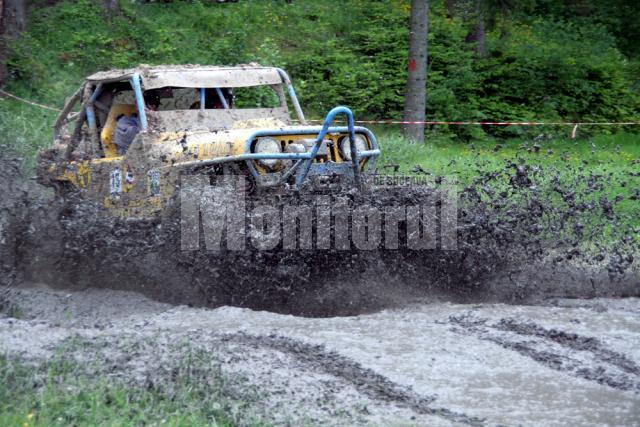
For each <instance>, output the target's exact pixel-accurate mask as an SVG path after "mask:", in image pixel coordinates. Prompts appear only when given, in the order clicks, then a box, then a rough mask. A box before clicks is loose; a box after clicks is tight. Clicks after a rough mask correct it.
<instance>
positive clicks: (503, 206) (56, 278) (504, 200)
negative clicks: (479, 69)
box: [1, 158, 640, 316]
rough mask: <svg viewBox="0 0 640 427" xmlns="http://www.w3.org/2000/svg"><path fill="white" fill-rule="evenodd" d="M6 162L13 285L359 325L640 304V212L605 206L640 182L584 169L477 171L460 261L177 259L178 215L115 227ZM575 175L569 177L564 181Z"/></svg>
mask: <svg viewBox="0 0 640 427" xmlns="http://www.w3.org/2000/svg"><path fill="white" fill-rule="evenodd" d="M2 163H3V167H2V168H1V169H2V171H3V172H2V173H3V180H4V181H5V182H7V183H9V185H8V191H7V194H8V197H5V198H4V199H3V202H2V206H1V207H2V209H3V217H2V236H3V237H2V247H1V250H2V251H3V257H2V259H3V266H2V268H3V272H4V274H3V280H4V281H5V282H8V283H11V282H15V281H16V280H18V281H19V282H21V283H28V282H31V283H34V282H39V283H47V284H49V285H50V286H57V287H63V288H73V289H85V288H88V287H104V288H112V289H122V290H135V291H138V292H142V293H144V294H146V295H148V296H151V297H153V298H156V299H159V300H161V301H166V302H170V303H174V304H180V303H182V304H190V305H196V306H209V307H218V306H222V305H233V306H239V307H248V308H252V309H264V310H269V311H275V312H280V313H291V314H296V315H304V316H335V315H354V314H358V313H363V312H370V311H374V310H379V309H382V308H384V307H391V306H401V305H404V304H406V303H407V302H410V301H412V300H415V299H422V300H424V299H425V298H427V299H429V298H431V299H433V300H442V299H446V300H450V301H456V302H501V301H503V302H529V303H531V302H534V303H535V302H539V301H543V300H545V299H548V298H550V297H574V298H592V297H596V296H600V297H606V296H634V295H639V294H640V286H639V285H638V283H639V280H638V269H637V263H634V261H635V258H636V257H637V256H638V253H639V250H638V235H637V230H636V229H634V224H635V222H636V221H635V220H634V219H633V218H631V219H630V218H629V215H634V214H635V212H636V211H637V209H636V210H635V211H634V210H631V213H628V212H627V213H619V212H618V209H617V204H618V203H620V202H621V201H622V200H624V197H622V196H620V197H616V198H614V199H613V200H609V199H608V198H607V197H606V196H604V195H602V194H603V193H602V189H603V188H605V186H606V185H611V183H612V180H625V185H627V186H629V187H630V188H633V186H634V185H635V186H637V185H638V181H640V179H638V176H636V175H633V174H632V176H623V177H615V176H607V175H604V174H601V175H596V174H594V173H592V172H589V171H588V170H586V169H582V168H578V169H577V170H575V171H573V172H575V173H574V174H570V175H568V174H567V171H566V170H563V171H562V173H561V171H559V170H553V169H550V170H542V169H541V168H540V167H537V166H531V165H529V164H527V163H525V162H524V160H522V159H518V161H517V163H514V162H512V161H506V162H505V164H504V167H503V168H501V169H496V168H495V167H493V168H491V169H490V171H485V169H489V168H484V167H483V165H481V164H475V165H468V167H469V168H472V167H474V168H476V171H477V178H476V179H475V180H473V181H472V182H471V184H469V185H466V186H462V185H459V186H458V195H457V196H456V197H457V201H456V202H457V208H458V209H457V212H456V218H455V219H456V222H455V224H456V226H455V237H456V243H457V246H456V247H455V248H454V249H449V250H442V249H441V247H442V241H441V240H438V241H437V247H438V249H421V250H415V249H407V248H403V247H400V248H399V249H376V250H364V251H362V250H355V249H353V248H351V249H348V250H320V251H319V250H296V251H283V250H282V248H276V249H275V250H269V251H263V250H253V249H251V248H249V249H248V250H246V251H240V252H239V251H230V250H222V251H217V252H210V251H206V250H204V249H203V250H199V251H182V250H180V222H179V221H180V218H178V217H176V216H173V217H165V218H164V219H163V220H160V221H155V220H144V221H131V220H126V219H120V218H111V217H109V216H106V215H105V214H104V212H103V211H102V210H101V209H100V208H99V207H97V206H95V205H93V204H91V203H89V202H87V201H84V200H83V199H82V198H81V197H80V196H79V195H74V194H70V193H66V194H64V193H63V194H64V196H65V197H60V195H58V194H54V193H52V192H51V191H47V190H46V189H44V188H43V187H40V186H39V185H37V184H35V183H33V182H30V181H28V180H26V179H24V177H23V176H22V175H21V173H20V168H19V164H18V163H17V162H16V161H11V160H10V159H6V158H5V159H3V160H2ZM566 176H571V178H569V180H567V179H566V178H562V179H561V177H566ZM439 180H441V178H435V180H434V182H435V183H436V184H438V183H439ZM383 184H384V183H383ZM439 192H440V189H439V188H438V186H437V185H436V186H426V185H425V186H415V185H414V186H396V187H392V186H385V185H382V186H379V188H374V189H372V190H369V191H367V192H364V193H361V194H357V193H353V192H351V193H348V194H346V196H345V195H343V196H342V197H343V199H345V200H346V201H347V203H348V204H350V205H351V206H373V207H377V208H378V209H380V210H383V209H386V208H389V207H393V206H409V205H411V206H419V205H425V204H430V205H432V206H435V210H434V212H435V213H436V218H435V220H436V221H438V223H439V224H442V222H443V221H445V220H446V218H444V215H445V213H444V209H443V208H442V203H441V199H439V198H438V197H436V195H437V194H438V193H439ZM310 197H311V196H310V195H305V194H295V195H290V196H287V198H286V203H287V205H288V206H291V204H292V203H293V205H294V206H305V205H308V204H310ZM631 197H633V196H631ZM283 199H284V198H283V197H280V198H278V202H281V203H283ZM314 221H317V218H314ZM330 226H331V230H329V231H327V232H331V234H332V235H333V236H334V239H335V236H336V235H337V234H339V233H341V232H342V231H341V230H342V229H340V230H338V227H339V224H338V223H337V221H335V220H334V221H333V222H331V224H330ZM406 227H407V226H406V224H405V225H401V226H400V239H401V240H402V239H405V240H406V239H407V228H406ZM347 232H348V230H347ZM402 233H404V235H403V234H402ZM603 236H606V239H603V238H602V237H603ZM439 239H440V238H439ZM203 247H204V245H203Z"/></svg>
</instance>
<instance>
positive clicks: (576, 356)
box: [449, 314, 640, 393]
mask: <svg viewBox="0 0 640 427" xmlns="http://www.w3.org/2000/svg"><path fill="white" fill-rule="evenodd" d="M449 322H450V323H452V324H454V325H456V326H460V327H462V328H463V329H464V331H465V332H467V333H471V334H474V335H476V336H477V337H478V338H479V339H482V340H485V341H490V342H493V343H495V344H498V345H500V346H501V347H503V348H505V349H508V350H513V351H515V352H517V353H519V354H521V355H523V356H526V357H528V358H530V359H532V360H534V361H536V362H538V363H541V364H542V365H545V366H547V367H548V368H551V369H554V370H556V371H560V372H566V373H569V374H571V375H573V376H575V377H579V378H582V379H586V380H589V381H594V382H597V383H598V384H601V385H605V386H607V387H611V388H613V389H616V390H623V391H634V392H635V393H640V366H639V365H638V364H637V363H635V362H634V361H632V360H631V359H629V358H628V357H627V356H625V355H624V354H621V353H618V352H615V351H612V350H609V349H607V348H606V347H605V346H604V344H603V343H602V342H600V341H599V340H598V339H596V338H593V337H585V336H581V335H578V334H575V333H568V332H564V331H559V330H556V329H547V328H544V327H542V326H540V325H537V324H535V323H534V322H531V321H530V322H521V321H518V320H515V319H509V318H503V319H500V321H499V322H498V323H493V324H490V323H488V319H483V318H476V317H472V316H471V315H468V314H467V315H464V316H452V317H450V318H449ZM457 332H460V331H457ZM514 335H515V336H514ZM520 337H527V338H534V339H537V340H531V339H524V340H523V339H518V338H520ZM563 351H565V352H567V353H568V354H562V352H563ZM589 362H592V363H589Z"/></svg>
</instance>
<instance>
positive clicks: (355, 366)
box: [222, 332, 484, 426]
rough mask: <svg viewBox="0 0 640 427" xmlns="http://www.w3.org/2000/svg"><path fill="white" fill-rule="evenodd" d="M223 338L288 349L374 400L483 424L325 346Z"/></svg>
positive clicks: (257, 338) (239, 335)
mask: <svg viewBox="0 0 640 427" xmlns="http://www.w3.org/2000/svg"><path fill="white" fill-rule="evenodd" d="M222 340H223V341H231V342H235V343H238V344H242V345H246V346H250V347H255V348H259V347H263V348H265V347H266V348H269V349H272V350H277V351H281V352H286V353H287V354H290V355H292V356H293V357H295V358H296V359H297V360H299V361H300V362H302V363H303V364H304V365H306V366H308V367H310V368H311V369H313V370H315V371H320V372H323V373H327V374H329V375H332V376H334V377H337V378H340V379H342V380H344V381H346V382H347V383H350V384H351V385H353V386H354V387H355V388H356V390H358V391H359V392H360V393H362V394H364V395H365V396H367V397H369V398H371V399H374V400H378V401H382V402H385V403H391V404H395V405H398V406H400V407H405V408H409V409H411V410H413V411H415V412H416V413H419V414H424V415H435V416H439V417H442V418H444V419H446V420H448V421H451V422H454V423H461V424H467V425H473V426H480V425H484V420H483V419H480V418H476V417H471V416H469V415H466V414H463V413H458V412H454V411H451V410H449V409H446V408H434V407H433V406H431V404H432V403H433V402H434V401H435V400H436V398H435V397H434V396H421V395H419V394H417V393H415V392H414V391H413V390H411V389H410V388H408V387H405V386H402V385H400V384H397V383H395V382H393V381H391V380H389V379H388V378H386V377H384V376H382V375H380V374H378V373H376V372H374V371H373V370H371V369H368V368H364V367H363V366H361V365H360V364H359V363H357V362H354V361H352V360H350V359H348V358H346V357H344V356H341V355H340V354H338V353H336V352H333V351H328V350H327V349H326V348H325V347H324V346H323V345H313V344H307V343H303V342H300V341H297V340H294V339H291V338H287V337H283V336H279V335H268V336H255V335H249V334H246V333H242V332H241V333H234V334H227V335H224V336H223V338H222Z"/></svg>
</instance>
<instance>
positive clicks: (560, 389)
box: [0, 288, 640, 426]
mask: <svg viewBox="0 0 640 427" xmlns="http://www.w3.org/2000/svg"><path fill="white" fill-rule="evenodd" d="M5 296H6V301H9V302H10V303H12V304H15V306H19V307H20V309H19V310H16V309H14V310H13V313H14V314H15V313H20V318H19V319H17V318H15V317H13V318H11V317H6V311H5V317H2V318H0V351H2V352H4V353H6V354H9V355H12V356H16V357H20V358H23V359H26V360H32V361H36V362H37V361H38V360H45V359H47V358H49V357H51V356H52V355H53V354H55V353H56V352H60V351H61V349H63V351H64V352H65V353H64V354H66V355H67V356H70V357H74V358H77V359H78V360H81V361H87V362H89V361H90V363H89V364H88V366H98V365H100V366H102V365H101V364H100V363H99V362H104V363H103V365H104V366H106V368H104V369H106V372H107V373H108V374H109V375H110V376H112V377H114V378H115V377H117V378H121V379H124V380H125V381H128V382H132V383H138V384H146V383H148V382H149V381H152V382H153V381H158V378H157V375H160V373H163V372H165V371H166V369H168V368H167V367H168V366H172V363H174V362H176V361H178V362H179V361H180V360H185V358H187V357H188V354H190V352H191V351H193V350H194V349H198V350H202V351H204V352H205V353H206V354H210V355H211V356H212V357H213V359H212V362H211V363H213V364H215V366H219V368H220V370H221V372H223V373H224V375H226V376H227V378H228V380H229V383H230V384H231V385H232V386H233V387H235V388H236V390H237V392H238V393H239V395H243V396H254V398H252V400H251V402H252V410H254V411H256V414H258V413H259V414H262V415H264V414H267V416H266V418H265V419H268V420H270V421H274V422H277V423H280V424H288V425H299V424H300V423H302V422H308V423H311V424H323V425H324V424H329V425H345V424H349V425H370V424H373V425H380V424H387V425H388V424H393V425H451V424H459V425H469V424H470V425H567V424H572V425H586V424H609V425H630V426H633V425H639V424H640V411H639V409H638V408H640V390H639V389H638V387H637V385H638V383H639V377H638V372H637V366H638V364H640V346H638V343H639V342H640V320H639V317H638V313H640V299H637V298H626V299H607V298H597V299H592V300H556V301H554V302H553V303H552V304H548V305H546V306H522V305H505V304H452V303H446V302H440V303H430V304H414V305H410V306H407V307H404V308H402V309H391V310H383V311H380V312H377V313H374V314H369V315H359V316H351V317H334V318H301V317H294V316H290V315H279V314H274V313H268V312H260V311H252V310H248V309H242V308H233V307H221V308H218V309H204V308H190V307H185V306H177V307H176V306H171V305H166V304H162V303H158V302H155V301H151V300H148V299H146V298H145V297H143V296H141V295H137V294H133V293H129V292H118V291H109V290H89V291H83V292H60V291H52V290H48V289H46V288H41V289H20V290H17V289H14V290H11V291H10V292H8V293H7V295H5ZM70 343H75V344H74V345H71V344H70ZM541 355H542V356H543V357H539V356H541ZM585 373H592V374H593V373H595V374H596V375H585Z"/></svg>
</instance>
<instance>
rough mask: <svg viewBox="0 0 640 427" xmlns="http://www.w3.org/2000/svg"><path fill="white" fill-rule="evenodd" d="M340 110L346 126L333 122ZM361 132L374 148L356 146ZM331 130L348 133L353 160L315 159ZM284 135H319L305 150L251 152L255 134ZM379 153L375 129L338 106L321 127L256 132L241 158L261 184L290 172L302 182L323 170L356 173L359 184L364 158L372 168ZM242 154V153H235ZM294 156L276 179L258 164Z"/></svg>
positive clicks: (281, 178)
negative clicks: (268, 175) (370, 128)
mask: <svg viewBox="0 0 640 427" xmlns="http://www.w3.org/2000/svg"><path fill="white" fill-rule="evenodd" d="M338 114H344V115H346V116H347V126H331V123H332V122H333V121H334V119H335V117H336V116H337V115H338ZM356 132H357V133H362V134H365V135H366V136H367V139H368V140H369V141H370V142H371V149H369V150H365V151H357V149H356V147H355V134H356ZM328 133H348V135H349V140H350V144H351V153H355V155H354V156H352V159H351V162H343V163H333V162H327V163H313V160H314V159H315V157H316V154H317V152H318V149H319V148H320V145H321V144H322V141H323V140H324V138H325V136H326V135H327V134H328ZM285 135H316V138H315V144H314V145H313V147H312V148H311V149H310V150H309V151H307V152H304V153H251V144H252V142H253V141H255V139H256V138H259V137H262V136H270V137H278V136H285ZM379 155H380V148H379V146H378V141H377V140H376V137H375V136H374V135H373V133H372V132H371V131H370V130H369V129H367V128H364V127H360V126H355V125H354V119H353V113H352V112H351V110H350V109H349V108H347V107H335V108H334V109H332V110H331V111H329V113H328V114H327V116H326V117H325V119H324V122H323V125H322V126H318V127H311V128H310V127H304V128H303V127H301V128H288V129H279V130H261V131H258V132H255V133H253V134H252V135H251V136H249V138H247V141H246V143H245V149H244V154H242V160H245V161H246V164H247V167H248V168H249V171H250V172H251V174H252V175H253V177H254V179H255V180H256V182H257V183H258V185H260V186H273V185H278V184H281V183H283V182H285V181H286V180H287V179H288V178H289V177H290V176H292V175H294V174H295V181H296V185H297V186H298V188H299V187H301V186H302V184H303V183H304V181H305V179H306V177H307V176H308V175H309V174H311V175H320V174H336V175H349V176H353V177H354V179H355V181H356V184H358V185H359V183H360V175H361V173H362V170H361V162H362V160H364V159H368V162H367V163H368V168H369V170H373V169H374V168H375V163H376V160H377V158H378V156H379ZM236 157H240V156H236ZM271 159H274V160H293V161H294V162H293V165H292V166H290V167H289V168H288V169H286V170H285V171H284V172H281V173H278V174H277V178H276V179H268V178H267V179H265V176H264V175H261V174H260V173H259V172H258V170H257V169H256V167H255V164H254V161H255V160H271Z"/></svg>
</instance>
